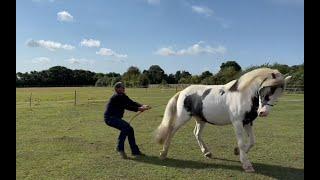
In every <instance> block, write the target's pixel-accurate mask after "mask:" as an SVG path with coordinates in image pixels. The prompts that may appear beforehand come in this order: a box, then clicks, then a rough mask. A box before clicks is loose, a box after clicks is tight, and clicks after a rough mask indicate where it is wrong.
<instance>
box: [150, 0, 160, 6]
mask: <svg viewBox="0 0 320 180" xmlns="http://www.w3.org/2000/svg"><path fill="white" fill-rule="evenodd" d="M147 2H148V3H149V4H151V5H158V4H160V0H147Z"/></svg>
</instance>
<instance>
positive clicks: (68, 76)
mask: <svg viewBox="0 0 320 180" xmlns="http://www.w3.org/2000/svg"><path fill="white" fill-rule="evenodd" d="M48 75H49V77H48V78H49V79H48V81H49V83H50V85H53V86H67V85H70V84H72V83H71V82H72V77H73V72H72V70H71V69H68V68H66V67H63V66H54V67H51V68H49V69H48Z"/></svg>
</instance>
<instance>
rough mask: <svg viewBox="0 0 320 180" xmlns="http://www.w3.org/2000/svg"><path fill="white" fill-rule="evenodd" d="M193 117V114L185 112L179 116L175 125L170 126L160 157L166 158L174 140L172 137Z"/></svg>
mask: <svg viewBox="0 0 320 180" xmlns="http://www.w3.org/2000/svg"><path fill="white" fill-rule="evenodd" d="M190 119H191V116H190V115H188V114H187V113H183V114H182V115H180V116H178V117H177V119H176V121H175V124H174V125H173V127H170V129H169V130H168V131H169V132H168V136H167V138H166V140H165V142H164V144H163V149H162V151H161V152H160V159H165V158H166V157H167V154H168V150H169V146H170V143H171V140H172V137H173V136H174V134H175V133H176V132H177V130H178V129H179V128H180V127H181V126H183V125H184V124H185V123H186V122H188V121H189V120H190Z"/></svg>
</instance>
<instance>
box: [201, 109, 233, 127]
mask: <svg viewBox="0 0 320 180" xmlns="http://www.w3.org/2000/svg"><path fill="white" fill-rule="evenodd" d="M203 115H204V117H205V118H206V120H207V121H209V122H211V123H213V124H216V125H226V124H230V123H231V120H230V115H229V111H228V110H227V108H225V107H224V106H221V105H218V106H214V108H212V106H211V108H209V107H208V108H204V109H203Z"/></svg>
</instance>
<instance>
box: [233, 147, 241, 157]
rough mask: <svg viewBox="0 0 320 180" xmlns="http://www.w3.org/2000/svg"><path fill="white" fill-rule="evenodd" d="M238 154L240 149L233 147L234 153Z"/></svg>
mask: <svg viewBox="0 0 320 180" xmlns="http://www.w3.org/2000/svg"><path fill="white" fill-rule="evenodd" d="M239 154H240V150H239V148H238V147H235V148H234V155H236V156H238V155H239Z"/></svg>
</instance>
